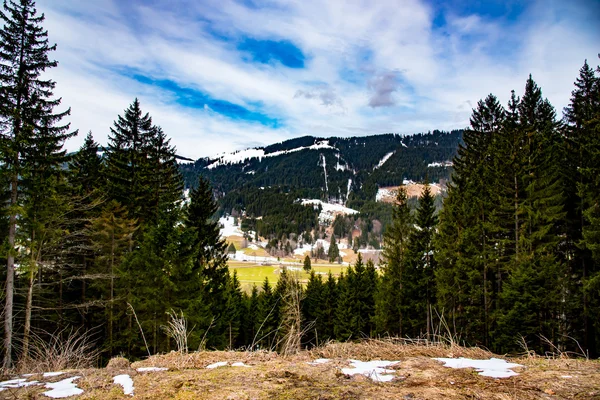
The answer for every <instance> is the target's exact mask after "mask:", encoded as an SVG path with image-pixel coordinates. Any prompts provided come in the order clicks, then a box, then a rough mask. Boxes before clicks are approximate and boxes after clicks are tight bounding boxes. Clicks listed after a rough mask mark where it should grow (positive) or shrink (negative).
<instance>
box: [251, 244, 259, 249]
mask: <svg viewBox="0 0 600 400" xmlns="http://www.w3.org/2000/svg"><path fill="white" fill-rule="evenodd" d="M248 248H249V249H252V250H258V249H259V247H258V246H257V245H255V244H254V243H250V244H249V245H248Z"/></svg>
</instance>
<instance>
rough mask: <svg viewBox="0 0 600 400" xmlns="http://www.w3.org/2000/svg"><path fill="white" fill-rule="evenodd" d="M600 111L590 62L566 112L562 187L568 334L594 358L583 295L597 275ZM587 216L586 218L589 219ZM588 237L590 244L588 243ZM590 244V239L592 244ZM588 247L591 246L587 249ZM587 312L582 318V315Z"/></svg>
mask: <svg viewBox="0 0 600 400" xmlns="http://www.w3.org/2000/svg"><path fill="white" fill-rule="evenodd" d="M599 110H600V84H599V78H598V77H597V76H596V74H595V73H594V70H593V69H592V68H591V67H590V66H589V64H588V63H587V60H586V61H585V62H584V64H583V66H582V67H581V69H580V70H579V77H578V78H577V80H576V81H575V89H574V90H573V91H572V92H571V102H570V104H569V106H568V107H566V108H565V110H564V117H563V120H564V122H565V129H564V135H565V137H566V140H565V153H566V156H565V157H564V158H565V160H564V161H563V163H562V164H563V168H562V171H563V176H564V179H563V182H565V184H566V187H565V195H566V211H567V218H568V229H569V230H568V237H567V238H568V246H569V247H568V250H567V251H568V253H569V255H568V256H567V262H568V266H569V275H571V277H572V279H571V282H572V287H571V288H570V292H571V293H573V294H575V295H574V296H568V298H567V299H566V301H567V303H568V305H567V311H566V312H567V315H568V320H569V321H571V323H572V325H573V328H572V330H571V332H570V333H569V334H570V335H571V336H573V337H574V338H575V339H577V340H578V341H579V342H580V343H582V345H583V346H584V348H586V349H589V351H590V356H591V357H594V356H596V355H597V354H599V353H600V348H598V344H599V343H600V341H596V335H597V334H598V332H600V329H599V327H597V326H595V324H594V322H595V319H597V318H593V315H594V313H592V312H591V309H590V301H591V300H592V299H590V291H589V290H584V285H586V282H587V281H588V279H589V277H590V276H592V275H594V273H595V272H596V271H597V268H598V265H600V263H598V262H597V261H596V262H595V261H594V259H593V257H592V252H591V249H592V248H593V247H594V246H593V243H594V240H593V239H592V238H593V234H592V235H590V233H591V232H593V231H594V230H597V228H595V227H594V226H596V227H597V226H598V222H597V221H596V222H595V224H594V223H591V222H592V221H593V220H594V213H595V211H594V200H593V199H595V198H597V193H598V191H597V190H595V189H596V188H597V187H598V185H597V183H596V184H595V183H594V181H595V179H597V178H595V177H597V171H596V170H595V165H596V164H597V160H598V156H599V154H598V132H597V130H596V129H597V127H596V126H595V124H596V123H595V122H594V121H595V120H596V121H597V120H598V113H599ZM586 212H587V215H586ZM584 234H585V235H587V239H586V238H584ZM590 239H592V240H590ZM588 244H589V245H588ZM581 309H583V313H581Z"/></svg>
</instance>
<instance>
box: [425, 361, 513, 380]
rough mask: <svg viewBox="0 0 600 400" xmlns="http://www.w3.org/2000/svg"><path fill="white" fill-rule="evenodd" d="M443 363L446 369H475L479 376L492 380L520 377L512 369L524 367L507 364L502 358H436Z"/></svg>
mask: <svg viewBox="0 0 600 400" xmlns="http://www.w3.org/2000/svg"><path fill="white" fill-rule="evenodd" d="M434 360H437V361H441V362H443V363H444V366H445V367H449V368H475V370H476V371H477V372H479V375H482V376H488V377H490V378H508V377H511V376H515V375H519V374H518V373H516V372H515V371H512V370H511V368H515V367H522V365H521V364H514V363H509V362H506V360H502V359H500V358H490V359H489V360H473V359H471V358H463V357H461V358H434Z"/></svg>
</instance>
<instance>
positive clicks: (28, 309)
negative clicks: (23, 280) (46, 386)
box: [22, 268, 35, 359]
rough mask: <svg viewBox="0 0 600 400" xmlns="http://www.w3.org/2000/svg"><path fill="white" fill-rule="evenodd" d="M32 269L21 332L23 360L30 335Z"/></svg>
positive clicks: (26, 354)
mask: <svg viewBox="0 0 600 400" xmlns="http://www.w3.org/2000/svg"><path fill="white" fill-rule="evenodd" d="M33 271H34V270H33V268H32V269H31V271H30V272H29V282H28V284H27V302H26V304H25V328H24V330H23V356H22V357H23V359H27V358H28V357H29V337H30V333H31V307H32V305H33V283H34V281H35V274H34V273H33Z"/></svg>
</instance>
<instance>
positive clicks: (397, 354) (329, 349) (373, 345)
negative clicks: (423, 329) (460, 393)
mask: <svg viewBox="0 0 600 400" xmlns="http://www.w3.org/2000/svg"><path fill="white" fill-rule="evenodd" d="M310 354H311V355H312V356H313V357H314V358H345V359H349V358H356V359H361V360H367V359H369V360H373V359H387V360H399V359H401V358H405V357H468V358H489V357H492V356H493V354H492V353H490V352H489V351H487V350H484V349H482V348H479V347H462V346H459V345H457V344H455V343H454V342H448V343H446V342H431V341H427V340H415V339H401V338H385V339H364V340H363V341H361V342H359V343H352V342H346V343H340V342H329V343H327V344H325V345H324V346H323V347H318V348H315V349H313V350H311V351H310Z"/></svg>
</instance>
